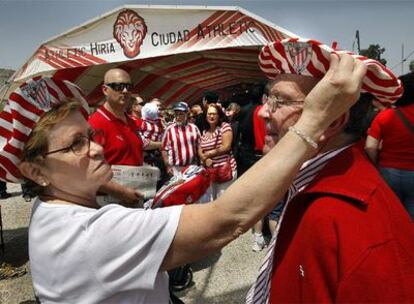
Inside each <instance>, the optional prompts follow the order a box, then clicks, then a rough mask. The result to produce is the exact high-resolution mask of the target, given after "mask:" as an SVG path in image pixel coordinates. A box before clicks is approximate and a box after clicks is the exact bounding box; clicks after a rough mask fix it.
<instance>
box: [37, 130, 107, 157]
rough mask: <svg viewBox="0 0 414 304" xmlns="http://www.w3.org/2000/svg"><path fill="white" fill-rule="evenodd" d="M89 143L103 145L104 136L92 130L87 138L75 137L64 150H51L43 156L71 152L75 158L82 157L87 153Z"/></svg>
mask: <svg viewBox="0 0 414 304" xmlns="http://www.w3.org/2000/svg"><path fill="white" fill-rule="evenodd" d="M91 141H93V142H94V143H97V144H99V145H101V146H102V145H104V144H105V141H104V136H103V131H102V130H94V131H91V132H90V133H89V134H88V135H87V136H85V135H80V136H78V137H76V138H75V139H74V140H73V142H72V144H70V145H69V146H67V147H65V148H61V149H57V150H53V151H49V152H46V153H45V154H44V155H45V156H46V155H49V154H53V153H57V152H65V153H66V152H69V151H72V152H73V154H75V155H77V156H83V155H86V154H88V153H89V150H90V147H91Z"/></svg>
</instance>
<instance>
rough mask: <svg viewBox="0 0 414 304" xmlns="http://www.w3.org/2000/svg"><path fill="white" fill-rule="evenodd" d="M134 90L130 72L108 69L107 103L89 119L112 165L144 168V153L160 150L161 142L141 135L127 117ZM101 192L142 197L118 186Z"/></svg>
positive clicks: (133, 198)
mask: <svg viewBox="0 0 414 304" xmlns="http://www.w3.org/2000/svg"><path fill="white" fill-rule="evenodd" d="M131 89H132V84H131V78H130V76H129V74H128V73H127V72H126V71H124V70H122V69H110V70H108V71H107V72H106V74H105V76H104V84H103V86H102V92H103V94H104V95H105V97H106V100H105V102H104V104H103V105H101V106H100V107H99V108H98V109H97V111H96V112H95V113H93V114H92V115H91V116H90V117H89V123H90V125H91V126H92V127H93V128H94V129H100V130H102V131H103V136H104V142H105V144H104V146H103V148H104V156H105V159H106V161H107V162H108V163H109V164H110V165H126V166H142V165H143V162H144V159H143V150H151V149H157V148H160V144H159V143H154V142H152V141H150V140H147V139H145V138H143V137H142V136H140V130H139V129H138V127H137V126H136V124H135V123H134V121H133V120H132V119H131V117H130V116H129V115H128V114H127V109H128V107H129V105H130V102H131ZM100 190H101V191H102V192H105V193H108V194H110V195H112V196H115V197H118V198H120V199H121V200H123V201H125V202H130V203H134V202H136V201H137V200H139V199H140V196H141V195H140V193H139V192H136V191H135V190H133V189H130V188H128V189H125V188H124V187H120V186H119V185H117V184H115V183H110V184H107V185H105V186H104V187H103V188H102V189H100Z"/></svg>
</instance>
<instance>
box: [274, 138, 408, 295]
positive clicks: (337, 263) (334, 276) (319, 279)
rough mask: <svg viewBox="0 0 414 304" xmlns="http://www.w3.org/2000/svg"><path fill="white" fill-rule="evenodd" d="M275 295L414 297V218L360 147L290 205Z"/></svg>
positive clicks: (329, 168)
mask: <svg viewBox="0 0 414 304" xmlns="http://www.w3.org/2000/svg"><path fill="white" fill-rule="evenodd" d="M273 266H274V269H273V275H272V282H271V283H272V284H271V294H270V300H271V303H281V302H411V303H414V224H413V223H412V222H411V219H410V218H409V216H408V213H407V212H406V211H405V209H404V208H403V206H402V205H401V203H400V202H399V201H398V199H397V197H396V196H395V195H394V193H393V192H392V191H391V190H390V189H389V188H388V186H387V185H386V184H385V182H384V181H383V180H382V179H381V178H380V176H379V175H378V173H377V171H376V169H375V168H374V167H373V166H372V165H371V164H370V163H369V161H368V160H367V159H366V157H365V156H364V155H363V153H362V151H361V150H360V149H358V148H357V147H355V146H354V147H352V148H350V149H347V150H345V151H344V152H342V153H340V154H339V155H338V156H336V157H335V158H334V159H333V160H331V161H330V163H328V164H327V166H326V167H325V168H324V169H323V170H322V171H321V174H320V175H319V176H318V177H317V178H316V179H315V181H314V182H313V183H312V184H311V185H309V187H308V188H307V189H306V190H305V192H304V193H302V194H299V195H298V196H297V197H296V198H295V199H294V200H293V201H292V202H291V203H290V204H289V206H288V209H287V210H286V214H285V217H284V219H283V223H282V226H281V229H280V233H279V236H278V241H277V247H276V252H275V257H274V265H273Z"/></svg>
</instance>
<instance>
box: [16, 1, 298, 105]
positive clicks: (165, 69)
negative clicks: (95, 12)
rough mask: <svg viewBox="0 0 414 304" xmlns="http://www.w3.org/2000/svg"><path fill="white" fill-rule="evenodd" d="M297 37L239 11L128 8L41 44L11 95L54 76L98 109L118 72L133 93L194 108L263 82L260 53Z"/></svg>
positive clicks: (20, 75)
mask: <svg viewBox="0 0 414 304" xmlns="http://www.w3.org/2000/svg"><path fill="white" fill-rule="evenodd" d="M295 36H296V35H294V34H292V33H291V32H289V31H287V30H285V29H283V28H281V27H278V26H276V25H274V24H272V23H270V22H268V21H266V20H264V19H263V18H260V17H258V16H256V15H254V14H252V13H250V12H248V11H246V10H244V9H241V8H238V7H227V6H220V7H213V6H164V5H127V6H123V7H120V8H117V9H115V10H113V11H111V12H108V13H107V14H105V15H103V16H100V17H97V18H95V19H93V20H91V21H89V22H86V23H85V24H82V25H80V26H78V27H76V28H74V29H71V30H69V31H68V32H66V33H63V34H61V35H59V36H57V37H54V38H52V39H50V40H48V41H46V42H44V43H43V44H42V45H41V46H40V47H39V48H38V50H37V51H36V52H35V53H34V54H33V56H32V57H31V58H30V59H29V60H28V61H27V62H26V63H25V64H24V65H23V67H22V68H21V69H20V70H18V71H17V72H16V73H15V75H14V76H13V79H12V82H13V85H12V86H11V88H10V90H9V91H11V89H13V88H14V87H16V86H17V85H18V84H20V83H22V82H24V81H25V80H26V79H28V78H31V77H33V76H36V75H48V76H53V75H54V76H55V77H59V78H63V79H67V80H70V81H73V82H75V83H76V84H78V85H79V86H80V87H81V88H82V89H83V90H84V92H85V93H86V95H87V97H88V100H89V102H90V103H91V104H95V103H97V102H99V101H101V100H102V99H103V94H102V90H101V86H102V84H103V75H104V73H105V72H106V71H107V70H108V69H109V68H114V67H119V68H122V69H125V70H126V71H128V72H129V73H130V75H131V78H132V82H133V85H134V87H133V93H138V94H140V95H141V96H143V97H144V98H150V97H158V98H160V99H161V100H163V102H165V103H166V104H170V103H172V102H175V101H177V100H185V101H187V102H189V103H193V102H195V101H197V100H198V99H199V98H200V96H201V95H202V92H203V91H204V90H217V91H220V90H222V89H224V88H226V87H229V86H234V85H238V84H242V83H243V84H255V83H260V82H263V81H264V79H265V76H264V74H263V73H262V72H261V71H260V69H259V68H258V64H257V61H258V60H257V57H258V54H259V51H260V49H261V47H262V46H263V45H264V44H266V43H267V42H270V41H274V40H277V39H284V38H287V37H295Z"/></svg>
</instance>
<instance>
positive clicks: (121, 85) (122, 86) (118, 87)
mask: <svg viewBox="0 0 414 304" xmlns="http://www.w3.org/2000/svg"><path fill="white" fill-rule="evenodd" d="M105 85H106V86H107V87H110V88H111V89H112V90H114V91H117V92H122V91H124V90H127V91H131V89H132V84H131V83H128V82H111V83H105Z"/></svg>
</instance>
